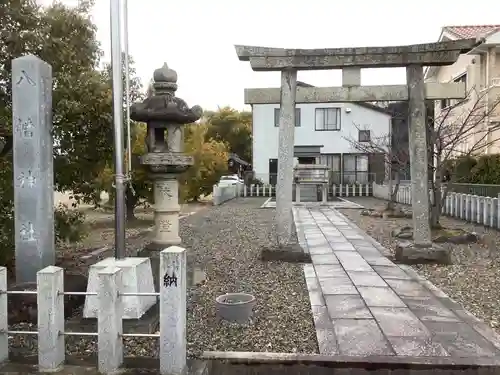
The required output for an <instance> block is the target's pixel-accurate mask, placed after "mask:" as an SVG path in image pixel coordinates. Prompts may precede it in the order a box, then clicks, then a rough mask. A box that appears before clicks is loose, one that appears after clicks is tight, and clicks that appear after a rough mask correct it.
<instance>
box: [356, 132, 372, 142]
mask: <svg viewBox="0 0 500 375" xmlns="http://www.w3.org/2000/svg"><path fill="white" fill-rule="evenodd" d="M358 141H359V142H370V141H371V133H370V131H369V130H360V131H359V132H358Z"/></svg>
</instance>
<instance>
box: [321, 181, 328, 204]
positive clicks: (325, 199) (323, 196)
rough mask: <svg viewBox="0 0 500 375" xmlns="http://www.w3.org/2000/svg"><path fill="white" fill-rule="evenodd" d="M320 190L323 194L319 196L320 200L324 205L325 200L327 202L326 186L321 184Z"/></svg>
mask: <svg viewBox="0 0 500 375" xmlns="http://www.w3.org/2000/svg"><path fill="white" fill-rule="evenodd" d="M321 190H322V192H323V194H321V198H322V199H321V201H322V203H323V204H326V203H327V200H328V185H327V184H323V185H322V189H321Z"/></svg>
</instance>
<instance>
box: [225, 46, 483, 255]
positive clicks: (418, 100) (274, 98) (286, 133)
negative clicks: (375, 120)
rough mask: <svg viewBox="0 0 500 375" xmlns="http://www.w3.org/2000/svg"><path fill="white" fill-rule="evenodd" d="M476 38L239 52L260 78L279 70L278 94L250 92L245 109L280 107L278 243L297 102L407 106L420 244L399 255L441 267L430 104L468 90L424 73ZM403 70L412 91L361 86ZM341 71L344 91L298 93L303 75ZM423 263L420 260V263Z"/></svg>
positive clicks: (286, 214) (283, 235)
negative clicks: (383, 71)
mask: <svg viewBox="0 0 500 375" xmlns="http://www.w3.org/2000/svg"><path fill="white" fill-rule="evenodd" d="M481 43H482V41H481V40H478V39H464V40H458V41H448V42H439V43H426V44H415V45H408V46H394V47H360V48H325V49H285V48H267V47H255V46H242V45H236V46H235V48H236V53H237V55H238V58H239V60H240V61H249V62H250V65H251V67H252V69H253V70H254V71H280V72H281V87H280V88H255V89H245V103H246V104H265V103H280V108H281V110H280V116H279V148H278V182H277V189H276V210H277V213H276V214H277V218H278V219H277V220H278V222H277V228H278V241H279V243H280V245H285V244H287V243H289V241H290V238H291V234H292V223H293V213H292V184H293V149H294V132H295V126H294V124H295V104H296V103H335V102H373V101H403V100H407V101H408V102H409V127H410V131H409V135H410V136H409V137H410V168H411V177H412V183H411V189H412V208H413V227H414V243H413V244H409V243H408V244H405V245H404V246H402V247H400V248H399V251H398V252H399V258H400V260H402V261H406V262H420V261H422V260H423V259H422V258H425V260H438V261H439V260H440V259H441V260H442V259H443V256H445V257H447V254H444V253H443V250H442V249H441V250H440V251H437V250H438V249H437V248H436V247H433V244H432V239H431V231H430V225H429V188H428V174H427V170H428V164H427V163H428V160H427V159H428V156H427V140H426V136H427V135H426V134H427V132H426V114H425V100H426V99H427V100H440V99H462V98H465V96H466V87H465V83H424V78H423V70H424V66H442V65H451V64H453V63H455V62H456V61H457V59H458V57H459V56H460V54H461V53H465V52H468V51H470V50H471V49H473V48H474V47H475V46H477V45H479V44H481ZM385 67H405V68H406V76H407V84H406V85H385V86H361V69H362V68H385ZM327 69H342V87H297V71H298V70H327ZM417 258H418V259H417Z"/></svg>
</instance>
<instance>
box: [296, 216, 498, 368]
mask: <svg viewBox="0 0 500 375" xmlns="http://www.w3.org/2000/svg"><path fill="white" fill-rule="evenodd" d="M294 218H295V222H296V227H297V233H298V237H299V242H300V243H301V245H302V246H303V247H304V248H305V249H306V250H307V251H309V252H310V254H311V258H312V264H307V265H305V266H304V273H305V277H306V281H307V286H308V289H309V296H310V301H311V306H312V311H313V316H314V321H315V325H316V331H317V338H318V344H319V348H320V353H321V354H325V355H347V356H396V357H398V356H401V357H403V356H404V357H405V358H407V357H408V356H411V357H448V358H450V357H451V358H457V357H461V358H462V359H463V358H470V359H471V360H472V361H473V362H474V361H476V362H477V361H478V360H479V358H478V357H483V358H488V360H491V361H493V362H494V363H500V338H499V337H498V336H497V335H496V334H495V333H494V332H493V331H492V330H491V329H490V328H489V327H488V326H486V325H485V324H484V323H482V322H481V321H479V320H478V319H477V318H475V317H474V316H472V315H471V314H470V313H468V312H467V311H465V310H464V309H463V308H462V307H461V306H460V305H459V304H457V303H455V302H454V301H452V300H451V299H450V298H449V297H448V296H446V295H445V294H444V293H443V292H441V291H440V290H439V289H438V288H436V287H435V286H434V285H433V284H431V283H430V282H428V281H427V280H425V279H423V278H421V277H420V276H419V275H418V274H417V273H416V272H414V271H413V270H412V268H411V267H408V266H404V265H396V264H394V263H392V262H391V261H390V260H389V259H387V258H386V256H385V255H387V250H386V249H384V248H383V247H382V246H381V245H380V244H378V243H377V242H376V241H375V240H373V239H372V238H371V237H369V236H367V235H366V234H365V233H364V232H363V231H361V230H360V229H359V228H358V227H357V226H356V225H355V224H353V223H352V222H350V221H349V220H348V219H347V218H346V217H345V216H343V215H342V214H340V213H339V212H338V211H336V210H335V209H333V208H326V207H324V208H321V207H320V208H307V207H294ZM451 358H450V359H451Z"/></svg>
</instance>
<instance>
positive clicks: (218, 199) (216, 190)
mask: <svg viewBox="0 0 500 375" xmlns="http://www.w3.org/2000/svg"><path fill="white" fill-rule="evenodd" d="M240 190H241V188H240V186H239V185H229V186H218V185H214V187H213V192H212V202H213V205H214V206H218V205H220V204H222V203H224V202H227V201H229V200H231V199H234V198H236V197H238V196H239V195H240V193H241V191H240Z"/></svg>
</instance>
